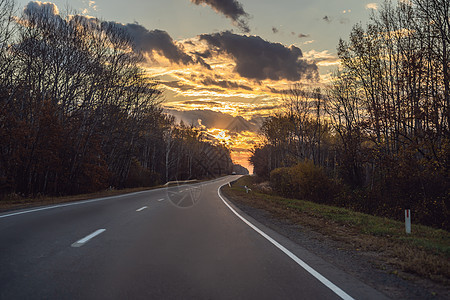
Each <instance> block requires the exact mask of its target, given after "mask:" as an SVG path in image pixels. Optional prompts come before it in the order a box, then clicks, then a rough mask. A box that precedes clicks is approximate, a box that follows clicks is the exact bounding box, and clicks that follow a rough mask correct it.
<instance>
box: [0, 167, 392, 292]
mask: <svg viewBox="0 0 450 300" xmlns="http://www.w3.org/2000/svg"><path fill="white" fill-rule="evenodd" d="M235 178H237V176H228V177H225V178H221V179H219V180H214V181H209V182H204V183H201V184H192V185H181V186H175V187H169V188H163V189H157V190H151V191H145V192H139V193H133V194H128V195H122V196H114V197H109V198H100V199H94V200H89V201H81V202H75V203H70V204H63V205H60V206H56V207H55V206H47V207H41V208H37V209H36V208H35V209H29V210H21V211H17V212H7V213H3V214H0V299H341V298H344V299H351V298H352V297H353V298H355V299H383V298H384V295H383V294H381V293H379V292H378V291H376V290H373V289H372V288H370V287H368V286H367V285H365V284H363V283H361V282H359V281H357V280H356V279H354V278H352V277H351V276H349V275H348V274H346V273H344V272H342V271H340V270H338V269H337V268H335V267H334V266H333V265H330V264H328V263H326V262H325V261H323V260H321V259H320V258H318V257H316V256H315V255H314V254H313V253H310V252H308V251H307V250H305V249H304V248H302V247H301V245H297V244H294V243H293V242H291V241H290V240H288V239H286V238H285V237H283V236H280V235H278V234H277V233H275V232H273V231H271V230H270V229H268V228H265V227H264V226H263V225H261V224H259V223H257V222H256V221H255V220H253V219H251V218H250V217H248V216H246V215H244V214H243V213H242V212H240V211H239V210H237V209H236V208H234V207H233V206H232V205H230V204H229V203H228V201H226V199H222V197H221V196H220V195H219V193H218V189H219V187H220V186H221V185H223V184H225V183H227V182H229V181H230V180H233V179H235ZM233 210H234V211H235V212H233ZM258 231H259V232H258Z"/></svg>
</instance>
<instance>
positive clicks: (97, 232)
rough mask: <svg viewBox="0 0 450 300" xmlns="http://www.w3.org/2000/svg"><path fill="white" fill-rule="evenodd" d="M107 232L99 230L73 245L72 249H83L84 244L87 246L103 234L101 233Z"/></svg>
mask: <svg viewBox="0 0 450 300" xmlns="http://www.w3.org/2000/svg"><path fill="white" fill-rule="evenodd" d="M105 231H106V229H98V230H96V231H94V232H93V233H91V234H90V235H88V236H85V237H84V238H82V239H81V240H78V241H76V242H75V243H73V244H72V247H75V248H77V247H81V246H83V245H84V244H86V243H87V242H88V241H89V240H91V239H93V238H94V237H96V236H97V235H99V234H101V233H103V232H105Z"/></svg>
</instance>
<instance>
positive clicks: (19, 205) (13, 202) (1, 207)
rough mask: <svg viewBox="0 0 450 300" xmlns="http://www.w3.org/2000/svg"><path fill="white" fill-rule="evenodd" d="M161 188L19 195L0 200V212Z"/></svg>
mask: <svg viewBox="0 0 450 300" xmlns="http://www.w3.org/2000/svg"><path fill="white" fill-rule="evenodd" d="M160 187H162V186H154V187H146V188H144V187H141V188H129V189H121V190H115V189H112V190H109V189H108V190H103V191H99V192H95V193H90V194H79V195H71V196H59V197H50V196H39V197H35V198H29V197H21V196H19V195H16V194H13V195H8V196H7V197H5V198H4V199H3V200H0V212H4V211H10V210H17V209H24V208H30V207H36V206H42V205H52V204H60V203H66V202H74V201H82V200H89V199H95V198H101V197H108V196H116V195H121V194H128V193H134V192H140V191H146V190H151V189H155V188H160Z"/></svg>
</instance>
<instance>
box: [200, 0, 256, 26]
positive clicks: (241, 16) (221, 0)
mask: <svg viewBox="0 0 450 300" xmlns="http://www.w3.org/2000/svg"><path fill="white" fill-rule="evenodd" d="M191 2H192V3H194V4H197V5H199V4H206V5H209V6H211V7H212V8H213V9H214V10H215V11H216V12H218V13H221V14H223V15H224V16H226V17H227V18H230V19H231V20H232V21H233V23H234V24H235V25H236V26H238V27H239V28H240V29H241V30H243V31H244V32H250V28H249V27H248V21H247V20H248V17H249V15H248V14H247V13H246V12H245V11H244V8H243V7H242V4H241V3H239V2H238V1H236V0H191Z"/></svg>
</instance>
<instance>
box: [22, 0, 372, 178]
mask: <svg viewBox="0 0 450 300" xmlns="http://www.w3.org/2000/svg"><path fill="white" fill-rule="evenodd" d="M18 3H19V6H20V7H24V8H25V7H27V8H29V9H31V8H33V9H42V8H45V7H47V8H48V7H50V8H51V9H52V10H53V11H54V12H57V11H59V12H64V11H66V10H67V9H69V11H70V14H74V13H77V14H81V15H85V16H93V17H97V18H99V19H102V20H104V21H106V22H114V23H117V25H118V26H121V27H122V28H124V29H125V30H126V31H127V32H128V33H129V34H130V35H131V36H132V38H133V41H134V45H135V50H136V51H142V52H143V53H144V57H145V62H144V64H143V67H144V68H145V69H146V70H147V72H148V74H149V76H151V77H152V78H154V79H155V80H157V81H158V82H160V88H161V89H162V90H163V91H164V93H163V95H164V102H163V106H164V108H165V110H166V112H167V113H171V114H173V115H175V117H176V118H177V120H178V121H180V120H183V121H184V122H185V123H187V124H193V125H195V126H197V127H200V128H202V129H203V130H204V131H205V132H206V133H207V134H209V135H211V136H214V137H215V138H217V139H219V140H220V141H221V142H223V143H225V144H227V145H228V146H229V147H230V149H231V150H232V152H231V154H232V158H233V160H234V161H235V162H236V163H239V164H241V165H243V166H245V167H247V168H248V169H249V170H250V171H252V167H251V166H250V164H249V162H248V158H249V156H250V152H249V151H248V150H249V149H251V148H252V147H254V146H255V145H257V144H258V142H259V140H260V138H259V135H258V130H259V127H260V125H261V124H262V122H263V120H264V118H265V117H267V116H269V115H270V114H271V113H274V112H276V111H277V110H279V109H280V105H281V100H280V98H281V97H280V91H282V90H284V89H287V88H289V87H290V86H292V85H293V84H295V83H302V84H304V85H306V86H321V85H324V84H326V83H327V82H328V81H329V79H330V75H331V73H332V72H333V71H334V70H336V69H337V68H338V65H339V64H338V59H337V54H336V47H337V44H338V42H339V38H343V39H347V37H348V36H349V34H350V31H351V29H352V26H353V25H355V24H357V23H359V22H361V23H362V24H365V23H366V22H367V21H368V19H369V17H370V14H371V13H372V12H373V11H374V10H376V9H377V7H379V5H380V4H379V3H377V2H373V0H372V1H364V0H278V1H269V0H151V1H142V0H126V1H123V0H95V1H92V0H72V1H67V0H64V1H56V0H55V1H52V2H51V3H49V2H38V1H35V2H29V1H22V0H20V1H19V2H18ZM55 9H57V10H55Z"/></svg>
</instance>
